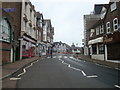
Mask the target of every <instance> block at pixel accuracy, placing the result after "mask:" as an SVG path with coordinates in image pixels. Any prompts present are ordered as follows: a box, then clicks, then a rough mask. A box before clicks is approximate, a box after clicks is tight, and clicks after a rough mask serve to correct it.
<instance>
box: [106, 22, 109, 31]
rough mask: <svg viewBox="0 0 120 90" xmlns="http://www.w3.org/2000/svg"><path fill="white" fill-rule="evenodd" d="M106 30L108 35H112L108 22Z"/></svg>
mask: <svg viewBox="0 0 120 90" xmlns="http://www.w3.org/2000/svg"><path fill="white" fill-rule="evenodd" d="M106 30H107V33H110V22H107V24H106Z"/></svg>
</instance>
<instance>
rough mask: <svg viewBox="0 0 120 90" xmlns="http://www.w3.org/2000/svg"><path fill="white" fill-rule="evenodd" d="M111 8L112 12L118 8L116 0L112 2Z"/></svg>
mask: <svg viewBox="0 0 120 90" xmlns="http://www.w3.org/2000/svg"><path fill="white" fill-rule="evenodd" d="M110 8H111V12H112V11H114V10H115V9H117V7H116V2H114V3H112V4H111V6H110Z"/></svg>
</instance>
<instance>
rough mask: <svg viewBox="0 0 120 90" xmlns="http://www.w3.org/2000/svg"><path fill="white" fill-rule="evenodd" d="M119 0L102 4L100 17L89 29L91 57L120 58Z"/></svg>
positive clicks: (99, 58)
mask: <svg viewBox="0 0 120 90" xmlns="http://www.w3.org/2000/svg"><path fill="white" fill-rule="evenodd" d="M119 6H120V2H109V4H102V9H101V11H100V17H101V19H100V20H98V21H97V22H96V23H95V24H94V25H93V26H91V28H90V29H89V31H90V32H89V37H90V38H89V41H88V45H89V52H90V56H91V58H92V59H98V60H120V31H119V30H120V12H119V11H120V8H119Z"/></svg>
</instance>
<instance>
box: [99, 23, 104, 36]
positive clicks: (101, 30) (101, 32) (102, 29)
mask: <svg viewBox="0 0 120 90" xmlns="http://www.w3.org/2000/svg"><path fill="white" fill-rule="evenodd" d="M103 33H104V25H103V24H101V25H100V34H103Z"/></svg>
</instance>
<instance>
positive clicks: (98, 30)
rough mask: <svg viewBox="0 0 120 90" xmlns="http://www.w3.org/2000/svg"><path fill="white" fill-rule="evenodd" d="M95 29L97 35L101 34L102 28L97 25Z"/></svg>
mask: <svg viewBox="0 0 120 90" xmlns="http://www.w3.org/2000/svg"><path fill="white" fill-rule="evenodd" d="M95 30H96V35H99V34H100V28H99V27H96V28H95Z"/></svg>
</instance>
